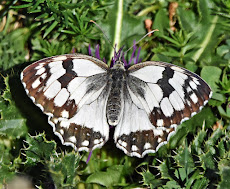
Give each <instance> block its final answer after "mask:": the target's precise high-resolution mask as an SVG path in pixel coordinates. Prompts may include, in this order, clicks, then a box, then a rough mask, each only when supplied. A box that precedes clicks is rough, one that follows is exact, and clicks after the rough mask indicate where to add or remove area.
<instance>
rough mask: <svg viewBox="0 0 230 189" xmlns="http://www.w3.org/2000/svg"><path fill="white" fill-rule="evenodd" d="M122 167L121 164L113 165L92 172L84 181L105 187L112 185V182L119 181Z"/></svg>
mask: <svg viewBox="0 0 230 189" xmlns="http://www.w3.org/2000/svg"><path fill="white" fill-rule="evenodd" d="M123 168H124V167H123V166H122V165H113V166H111V167H109V168H108V169H107V170H106V171H99V172H95V173H93V174H92V175H90V176H89V177H88V178H87V180H86V182H87V183H96V184H100V185H102V186H105V187H112V186H113V185H114V184H116V183H119V181H120V179H121V176H122V172H123Z"/></svg>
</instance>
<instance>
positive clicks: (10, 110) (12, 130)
mask: <svg viewBox="0 0 230 189" xmlns="http://www.w3.org/2000/svg"><path fill="white" fill-rule="evenodd" d="M4 82H5V86H6V88H5V90H4V92H3V94H2V95H1V96H0V134H1V135H3V136H7V137H8V138H13V139H15V138H20V137H23V136H25V135H26V134H27V127H26V120H25V119H24V118H23V116H22V114H21V112H20V110H19V109H18V108H17V107H16V105H15V103H14V101H13V99H12V96H11V91H10V86H9V77H4Z"/></svg>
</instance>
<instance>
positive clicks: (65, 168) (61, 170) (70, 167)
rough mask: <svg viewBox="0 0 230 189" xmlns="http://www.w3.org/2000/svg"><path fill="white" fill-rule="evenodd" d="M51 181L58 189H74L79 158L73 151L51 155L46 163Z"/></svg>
mask: <svg viewBox="0 0 230 189" xmlns="http://www.w3.org/2000/svg"><path fill="white" fill-rule="evenodd" d="M46 163H47V166H48V168H49V172H50V174H51V176H52V179H53V180H54V182H55V183H56V186H58V187H64V186H69V187H74V186H76V185H77V183H78V182H77V180H78V174H77V173H78V171H77V168H78V167H79V166H80V165H79V163H80V156H79V154H78V153H75V152H74V151H72V152H70V153H61V154H57V155H53V156H52V157H51V158H50V160H49V161H47V162H46Z"/></svg>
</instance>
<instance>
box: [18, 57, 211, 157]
mask: <svg viewBox="0 0 230 189" xmlns="http://www.w3.org/2000/svg"><path fill="white" fill-rule="evenodd" d="M21 81H22V84H23V86H24V88H25V91H26V92H27V94H28V96H29V97H30V98H31V99H32V101H33V102H34V103H35V104H36V105H37V106H38V107H39V108H40V109H41V110H42V111H43V112H44V113H45V114H46V115H48V122H49V124H50V125H51V126H52V127H53V132H54V133H55V134H56V135H57V136H58V137H59V138H60V140H61V142H62V143H63V144H64V145H69V146H72V147H73V148H74V149H75V150H78V151H92V150H94V149H96V148H101V147H102V146H103V145H104V144H105V143H106V141H108V139H109V131H110V127H114V128H115V130H114V141H115V143H116V146H117V147H118V148H119V149H121V150H123V151H124V153H125V154H127V155H129V156H136V157H139V158H141V157H144V156H145V155H146V154H148V153H155V152H156V151H157V150H158V149H159V148H160V147H161V146H162V145H164V144H166V143H167V142H168V140H169V138H170V136H172V134H173V133H174V132H175V131H176V127H177V125H179V124H181V123H182V122H183V121H185V120H188V119H189V118H190V117H192V116H194V115H195V114H196V113H198V112H199V111H200V110H201V109H202V108H203V107H204V105H205V104H206V103H207V102H208V100H209V98H211V96H212V91H211V89H210V87H209V86H208V84H207V83H206V82H205V81H204V80H203V79H201V78H200V77H199V76H198V75H196V74H194V73H192V72H190V71H188V70H186V69H184V68H181V67H178V66H176V65H173V64H169V63H165V62H155V61H147V62H142V63H138V64H135V65H132V66H130V67H129V68H127V69H126V68H125V66H124V63H123V62H122V61H121V60H119V59H118V60H117V61H116V62H115V64H114V66H113V67H111V68H110V67H109V66H108V65H107V64H105V63H104V62H103V61H101V60H99V59H97V58H94V57H92V56H87V55H82V54H66V55H59V56H53V57H49V58H45V59H42V60H39V61H37V62H35V63H33V64H31V65H29V66H28V67H26V68H25V69H24V70H23V71H22V73H21Z"/></svg>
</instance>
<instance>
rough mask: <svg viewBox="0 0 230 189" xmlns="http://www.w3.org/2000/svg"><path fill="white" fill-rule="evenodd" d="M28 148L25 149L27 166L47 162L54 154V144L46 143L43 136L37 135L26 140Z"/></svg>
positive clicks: (51, 142) (52, 142)
mask: <svg viewBox="0 0 230 189" xmlns="http://www.w3.org/2000/svg"><path fill="white" fill-rule="evenodd" d="M26 143H27V144H28V147H27V148H26V149H25V152H26V162H25V164H27V165H35V164H36V163H39V162H43V163H45V161H49V160H50V158H51V157H52V156H53V155H54V154H55V151H54V150H55V148H56V143H55V142H54V141H47V140H46V138H45V134H44V133H42V134H38V135H36V136H30V137H28V138H27V140H26Z"/></svg>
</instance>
